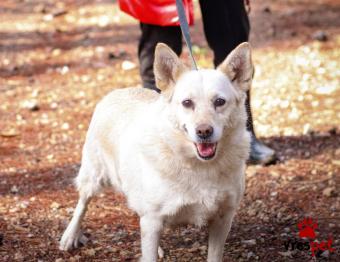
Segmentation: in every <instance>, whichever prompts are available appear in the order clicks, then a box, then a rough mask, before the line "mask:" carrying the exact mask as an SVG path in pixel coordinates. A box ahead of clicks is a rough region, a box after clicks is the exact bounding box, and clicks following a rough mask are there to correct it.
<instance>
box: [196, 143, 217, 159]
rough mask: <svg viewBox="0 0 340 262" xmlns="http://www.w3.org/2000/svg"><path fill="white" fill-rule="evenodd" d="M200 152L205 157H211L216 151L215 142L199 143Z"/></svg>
mask: <svg viewBox="0 0 340 262" xmlns="http://www.w3.org/2000/svg"><path fill="white" fill-rule="evenodd" d="M197 149H198V152H199V153H200V155H201V156H203V157H209V156H211V155H213V154H214V153H215V144H213V143H199V144H197Z"/></svg>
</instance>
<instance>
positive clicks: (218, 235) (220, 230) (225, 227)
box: [208, 208, 235, 262]
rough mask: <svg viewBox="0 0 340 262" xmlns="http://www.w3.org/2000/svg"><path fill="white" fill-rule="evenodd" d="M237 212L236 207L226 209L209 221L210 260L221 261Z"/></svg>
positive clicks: (211, 261)
mask: <svg viewBox="0 0 340 262" xmlns="http://www.w3.org/2000/svg"><path fill="white" fill-rule="evenodd" d="M234 214H235V209H234V208H228V209H227V210H224V213H223V214H218V215H216V217H214V219H213V220H212V221H210V223H209V249H208V262H221V261H222V258H223V249H224V243H225V241H226V239H227V236H228V233H229V231H230V227H231V223H232V221H233V217H234Z"/></svg>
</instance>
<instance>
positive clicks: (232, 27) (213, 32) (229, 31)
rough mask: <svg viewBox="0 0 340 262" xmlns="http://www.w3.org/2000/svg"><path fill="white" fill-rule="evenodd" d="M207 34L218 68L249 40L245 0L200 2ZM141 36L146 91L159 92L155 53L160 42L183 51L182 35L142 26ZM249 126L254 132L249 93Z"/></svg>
mask: <svg viewBox="0 0 340 262" xmlns="http://www.w3.org/2000/svg"><path fill="white" fill-rule="evenodd" d="M200 6H201V12H202V19H203V27H204V34H205V37H206V39H207V42H208V44H209V47H210V48H211V49H212V50H213V52H214V65H215V67H216V66H218V65H219V64H220V63H221V62H222V61H223V60H224V59H225V58H226V57H227V55H228V54H229V53H230V52H231V51H232V50H233V49H234V48H235V47H236V46H237V45H238V44H240V43H242V42H245V41H248V37H249V31H250V26H249V20H248V15H247V13H246V10H245V7H244V3H243V0H200ZM140 27H141V31H142V35H141V38H140V41H139V46H138V57H139V62H140V74H141V78H142V82H143V86H144V87H145V88H151V89H154V90H156V91H159V90H158V89H157V88H156V86H155V78H154V74H153V61H154V52H155V47H156V45H157V43H159V42H162V43H165V44H167V45H168V46H170V47H171V48H172V49H173V50H174V51H175V52H176V53H177V54H178V55H180V54H181V52H182V33H181V29H180V27H179V26H157V25H150V24H143V23H141V25H140ZM246 107H247V113H248V124H247V127H248V129H249V130H250V131H252V133H254V130H253V125H252V122H253V121H252V115H251V111H250V93H249V92H248V93H247V101H246Z"/></svg>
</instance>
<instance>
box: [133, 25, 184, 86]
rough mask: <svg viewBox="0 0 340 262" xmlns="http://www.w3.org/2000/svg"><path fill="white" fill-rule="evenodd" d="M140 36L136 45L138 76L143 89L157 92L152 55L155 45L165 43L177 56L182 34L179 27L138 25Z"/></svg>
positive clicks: (179, 52)
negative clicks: (138, 66)
mask: <svg viewBox="0 0 340 262" xmlns="http://www.w3.org/2000/svg"><path fill="white" fill-rule="evenodd" d="M140 28H141V31H142V35H141V37H140V40H139V45H138V58H139V64H140V75H141V78H142V82H143V87H145V88H150V89H153V90H156V91H157V92H159V89H158V88H157V87H156V85H155V76H154V74H153V61H154V53H155V48H156V45H157V43H159V42H161V43H165V44H167V45H168V46H170V47H171V49H172V50H174V51H175V53H176V54H177V55H180V54H181V52H182V33H181V29H180V27H179V26H158V25H150V24H144V23H141V24H140Z"/></svg>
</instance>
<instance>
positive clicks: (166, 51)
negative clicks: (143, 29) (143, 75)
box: [153, 43, 186, 92]
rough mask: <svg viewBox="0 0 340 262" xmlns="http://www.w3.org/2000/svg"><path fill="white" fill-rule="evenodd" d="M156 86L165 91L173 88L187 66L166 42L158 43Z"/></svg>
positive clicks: (155, 72)
mask: <svg viewBox="0 0 340 262" xmlns="http://www.w3.org/2000/svg"><path fill="white" fill-rule="evenodd" d="M153 70H154V74H155V80H156V86H157V87H158V88H159V89H160V90H161V91H162V92H163V91H166V90H169V89H171V88H172V87H173V86H174V85H175V83H176V81H177V79H178V78H179V77H180V75H181V74H182V73H183V72H184V71H186V67H185V66H184V64H183V63H182V62H181V61H180V59H179V58H178V56H177V55H176V53H175V52H174V51H172V50H171V48H170V47H168V46H167V45H166V44H163V43H158V44H157V46H156V50H155V61H154V64H153Z"/></svg>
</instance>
